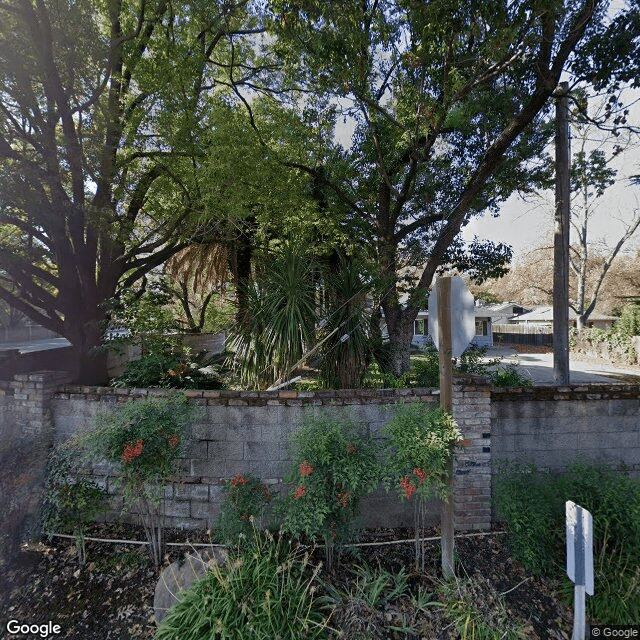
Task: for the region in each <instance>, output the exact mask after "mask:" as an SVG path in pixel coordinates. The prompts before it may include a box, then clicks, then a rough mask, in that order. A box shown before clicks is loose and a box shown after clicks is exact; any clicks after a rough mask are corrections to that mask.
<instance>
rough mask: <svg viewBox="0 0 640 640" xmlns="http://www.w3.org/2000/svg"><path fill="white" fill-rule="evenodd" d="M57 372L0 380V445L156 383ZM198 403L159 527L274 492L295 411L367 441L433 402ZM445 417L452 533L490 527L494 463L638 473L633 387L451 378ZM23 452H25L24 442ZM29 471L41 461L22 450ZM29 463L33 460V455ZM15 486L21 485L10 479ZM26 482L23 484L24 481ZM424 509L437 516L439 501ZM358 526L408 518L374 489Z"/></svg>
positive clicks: (288, 396) (385, 392) (206, 397)
mask: <svg viewBox="0 0 640 640" xmlns="http://www.w3.org/2000/svg"><path fill="white" fill-rule="evenodd" d="M65 376H66V374H59V373H55V372H39V373H36V374H30V375H25V376H16V377H15V379H14V380H13V381H11V382H10V383H0V436H1V438H0V440H2V442H3V443H6V442H11V443H14V444H16V443H23V444H24V442H30V443H33V445H34V450H35V451H36V452H37V451H40V452H42V453H44V452H45V451H46V450H47V449H48V447H49V445H50V444H51V443H52V442H55V443H60V442H63V441H66V440H68V439H69V438H71V437H73V436H74V435H77V434H79V433H81V432H84V431H88V430H91V429H92V428H93V422H94V418H95V416H96V415H97V414H98V413H99V412H103V411H109V410H110V409H111V408H113V407H114V406H116V405H118V404H120V403H123V402H127V401H130V400H133V399H135V398H141V397H147V396H162V395H165V394H166V393H167V391H165V390H161V389H113V388H98V387H81V386H65V385H64V384H61V383H64V381H65V380H66V379H67V378H66V377H65ZM186 395H187V396H188V397H190V398H191V401H192V402H193V403H195V404H196V405H199V406H200V407H201V408H202V411H203V415H202V418H200V419H199V421H198V422H197V423H196V424H195V425H194V427H193V428H194V435H195V438H196V442H195V444H194V446H193V448H192V450H191V451H190V452H189V455H188V456H187V457H186V458H185V459H184V460H183V461H182V472H181V475H180V478H178V479H176V481H175V482H174V483H172V484H171V485H170V486H167V487H166V488H165V496H166V502H167V513H168V514H169V524H171V525H173V526H178V527H189V528H192V527H205V526H211V524H212V523H213V521H214V520H215V517H216V516H217V513H218V510H219V507H220V503H221V500H222V490H223V486H224V482H225V480H228V479H230V478H232V477H233V476H234V475H236V474H237V473H252V474H255V475H257V476H259V477H261V478H262V479H263V481H265V482H267V483H269V484H271V485H274V486H275V488H279V489H282V488H283V487H284V485H283V476H284V475H285V474H286V473H287V471H288V469H289V463H288V460H287V451H286V442H287V439H288V437H289V435H290V434H291V433H292V432H293V431H294V430H295V429H296V428H297V427H298V425H300V423H301V422H302V419H303V416H304V414H305V412H308V411H311V412H320V411H325V412H327V413H330V414H333V415H344V416H346V417H348V418H350V419H352V420H353V421H355V422H356V423H358V424H359V425H361V426H362V428H363V429H367V430H369V432H370V433H371V434H372V435H373V436H374V437H377V438H379V437H380V431H381V428H382V427H383V426H384V425H385V424H386V423H387V421H388V420H389V419H390V417H391V416H392V415H393V414H394V411H395V410H396V408H397V405H398V403H400V402H427V403H437V402H438V400H439V397H438V392H437V391H436V392H434V391H433V390H431V389H391V390H390V389H361V390H339V391H322V392H295V391H275V392H257V391H255V392H236V391H187V392H186ZM453 412H454V418H455V419H456V420H457V422H458V424H459V426H460V429H461V431H462V434H463V437H464V444H463V446H462V447H459V448H457V450H456V456H455V463H454V470H455V485H454V491H455V493H454V503H455V511H456V527H457V528H458V529H482V528H486V527H488V526H489V525H490V522H491V476H492V471H494V470H495V463H496V461H497V460H504V459H506V460H521V461H527V462H534V463H535V464H537V465H538V466H539V467H542V468H547V469H551V470H557V471H561V470H563V469H564V468H566V466H567V465H568V464H569V463H570V462H572V461H573V460H576V459H578V458H582V459H586V460H590V461H592V462H596V463H605V464H607V465H609V466H612V467H621V466H622V465H625V466H626V467H628V468H630V469H631V470H632V473H633V474H634V475H639V476H640V431H639V425H640V385H607V384H605V385H602V384H597V385H595V384H594V385H572V386H567V387H560V388H556V387H533V388H524V389H495V388H490V387H489V386H488V385H487V383H486V382H485V381H483V380H482V379H478V378H472V377H466V378H458V379H456V380H455V384H454V393H453ZM28 450H29V451H31V448H30V446H29V447H28ZM29 459H30V460H31V464H32V466H33V474H32V475H34V477H35V476H37V475H38V473H39V472H38V470H37V469H36V467H37V466H38V464H42V463H43V462H42V461H43V459H44V458H43V457H42V456H40V455H33V454H32V453H30V456H29ZM38 460H39V462H38ZM92 473H93V475H94V477H95V479H96V481H97V482H98V483H99V484H101V485H102V486H104V487H105V488H107V489H108V490H109V492H110V493H111V494H112V498H113V509H114V513H113V514H112V515H114V516H115V515H116V512H117V510H118V509H119V508H120V507H121V505H122V499H121V497H120V493H119V491H120V490H119V487H118V483H117V470H116V469H114V468H112V467H110V466H109V465H107V464H106V463H104V462H103V463H99V464H96V465H95V466H94V467H93V469H92ZM22 484H24V483H22ZM34 486H35V485H34ZM430 506H431V511H430V516H431V520H432V521H433V522H434V523H435V522H438V521H439V517H440V514H439V504H437V503H433V504H432V505H430ZM362 516H363V525H364V526H370V527H371V526H404V525H410V524H411V523H412V517H413V514H412V506H411V505H410V504H407V503H406V502H400V501H399V500H398V498H397V496H396V495H395V494H385V493H383V492H382V491H381V492H379V493H377V494H375V495H374V496H371V497H369V498H368V499H367V501H366V502H365V504H364V505H363V507H362Z"/></svg>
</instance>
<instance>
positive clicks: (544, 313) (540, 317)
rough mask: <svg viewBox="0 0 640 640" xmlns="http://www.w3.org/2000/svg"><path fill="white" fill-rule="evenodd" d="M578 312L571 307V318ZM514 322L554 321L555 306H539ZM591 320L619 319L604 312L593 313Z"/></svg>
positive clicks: (516, 318) (517, 317)
mask: <svg viewBox="0 0 640 640" xmlns="http://www.w3.org/2000/svg"><path fill="white" fill-rule="evenodd" d="M577 315H578V314H577V313H576V312H575V311H574V310H573V309H569V320H575V319H576V317H577ZM513 320H514V322H553V307H538V308H537V309H534V310H533V311H530V312H529V313H523V314H522V315H520V316H516V317H515V318H514V319H513ZM589 320H611V321H613V320H617V318H616V317H615V316H606V315H604V314H602V313H592V314H591V315H590V316H589Z"/></svg>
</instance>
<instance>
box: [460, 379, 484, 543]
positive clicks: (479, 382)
mask: <svg viewBox="0 0 640 640" xmlns="http://www.w3.org/2000/svg"><path fill="white" fill-rule="evenodd" d="M490 389H491V388H490V386H489V384H488V383H487V381H486V380H485V379H484V378H480V377H476V376H465V377H462V376H460V377H456V378H454V380H453V417H454V419H455V421H456V422H457V423H458V427H459V428H460V431H461V432H462V437H463V438H464V440H463V446H461V447H457V448H456V454H455V458H454V474H455V480H454V507H455V527H456V529H457V530H459V531H468V530H473V529H489V528H490V527H491V391H490Z"/></svg>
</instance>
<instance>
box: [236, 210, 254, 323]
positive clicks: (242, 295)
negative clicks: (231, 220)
mask: <svg viewBox="0 0 640 640" xmlns="http://www.w3.org/2000/svg"><path fill="white" fill-rule="evenodd" d="M240 224H241V228H240V233H239V234H238V237H237V238H236V240H235V251H234V252H233V253H234V254H235V256H234V264H233V265H232V273H233V275H234V279H235V284H236V300H237V303H238V308H237V311H236V322H237V323H238V324H239V325H245V324H246V323H247V312H248V292H247V288H248V287H250V286H251V260H252V258H253V249H254V241H255V234H256V220H255V218H253V217H250V218H247V220H245V221H243V222H241V223H240Z"/></svg>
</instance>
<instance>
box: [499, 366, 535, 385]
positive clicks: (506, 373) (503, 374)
mask: <svg viewBox="0 0 640 640" xmlns="http://www.w3.org/2000/svg"><path fill="white" fill-rule="evenodd" d="M489 379H490V380H491V384H492V385H493V386H494V387H530V386H531V385H532V384H533V382H532V380H531V378H529V377H527V376H525V375H523V374H522V373H520V371H518V365H515V364H511V365H507V366H505V367H498V368H497V369H496V370H495V371H493V372H492V373H491V375H490V376H489Z"/></svg>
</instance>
